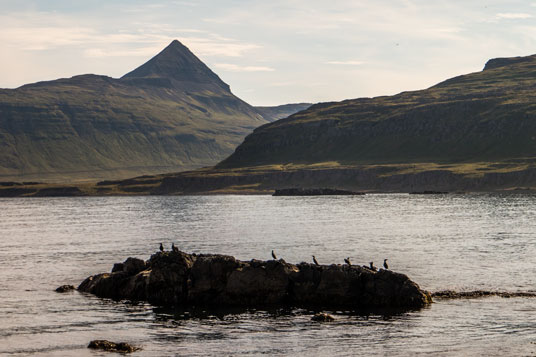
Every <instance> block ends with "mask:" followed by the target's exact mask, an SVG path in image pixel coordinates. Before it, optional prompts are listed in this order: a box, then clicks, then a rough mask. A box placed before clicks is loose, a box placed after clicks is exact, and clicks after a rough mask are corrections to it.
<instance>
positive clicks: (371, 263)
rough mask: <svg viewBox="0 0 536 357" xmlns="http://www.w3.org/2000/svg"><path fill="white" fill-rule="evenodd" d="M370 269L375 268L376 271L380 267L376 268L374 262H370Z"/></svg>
mask: <svg viewBox="0 0 536 357" xmlns="http://www.w3.org/2000/svg"><path fill="white" fill-rule="evenodd" d="M370 270H374V271H376V270H378V269H376V267H375V266H374V263H373V262H370Z"/></svg>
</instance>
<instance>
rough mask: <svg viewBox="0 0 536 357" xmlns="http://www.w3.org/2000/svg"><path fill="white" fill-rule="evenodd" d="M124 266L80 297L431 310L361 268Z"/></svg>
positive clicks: (422, 294) (184, 259)
mask: <svg viewBox="0 0 536 357" xmlns="http://www.w3.org/2000/svg"><path fill="white" fill-rule="evenodd" d="M142 262H143V261H141V260H139V259H135V258H129V259H127V261H125V262H124V263H122V264H116V265H115V266H114V269H113V272H112V273H105V274H98V275H94V276H91V277H89V278H87V279H86V280H84V281H83V282H82V283H81V284H80V286H79V287H78V290H79V291H82V292H88V293H92V294H95V295H97V296H100V297H105V298H112V299H117V300H121V299H127V300H143V301H148V302H150V303H152V304H155V305H168V306H171V305H173V306H218V307H222V306H225V307H233V306H234V307H256V306H279V305H285V306H314V307H322V308H325V307H346V308H352V309H353V308H356V309H357V308H365V307H402V308H419V307H422V306H424V305H426V304H428V303H430V302H431V297H430V295H429V293H427V292H426V291H423V290H421V289H420V288H419V286H418V285H417V284H416V283H414V282H413V281H411V280H410V279H409V278H408V277H407V276H406V275H404V274H400V273H396V272H393V271H390V270H380V271H378V272H374V271H371V270H368V269H366V268H363V267H361V266H356V265H352V266H347V265H335V264H332V265H320V266H317V265H312V264H308V263H300V264H297V265H294V264H289V263H287V262H285V261H284V260H282V259H281V260H269V261H260V260H251V261H240V260H237V259H235V258H234V257H231V256H226V255H212V254H210V255H205V254H203V255H195V254H187V253H183V252H159V253H156V254H154V255H153V256H151V258H150V259H149V260H148V261H147V262H143V264H142Z"/></svg>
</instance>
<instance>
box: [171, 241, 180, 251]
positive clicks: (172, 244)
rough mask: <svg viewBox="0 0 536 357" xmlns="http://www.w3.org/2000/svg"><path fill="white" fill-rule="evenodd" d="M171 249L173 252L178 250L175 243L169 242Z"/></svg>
mask: <svg viewBox="0 0 536 357" xmlns="http://www.w3.org/2000/svg"><path fill="white" fill-rule="evenodd" d="M171 250H172V251H174V252H175V253H178V252H179V248H177V247H175V243H171Z"/></svg>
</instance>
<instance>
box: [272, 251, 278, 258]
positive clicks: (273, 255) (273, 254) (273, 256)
mask: <svg viewBox="0 0 536 357" xmlns="http://www.w3.org/2000/svg"><path fill="white" fill-rule="evenodd" d="M272 258H274V260H277V257H276V256H275V253H274V250H273V249H272Z"/></svg>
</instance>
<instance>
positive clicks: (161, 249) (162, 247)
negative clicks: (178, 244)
mask: <svg viewBox="0 0 536 357" xmlns="http://www.w3.org/2000/svg"><path fill="white" fill-rule="evenodd" d="M160 251H161V252H163V251H164V246H163V245H162V243H160Z"/></svg>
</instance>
